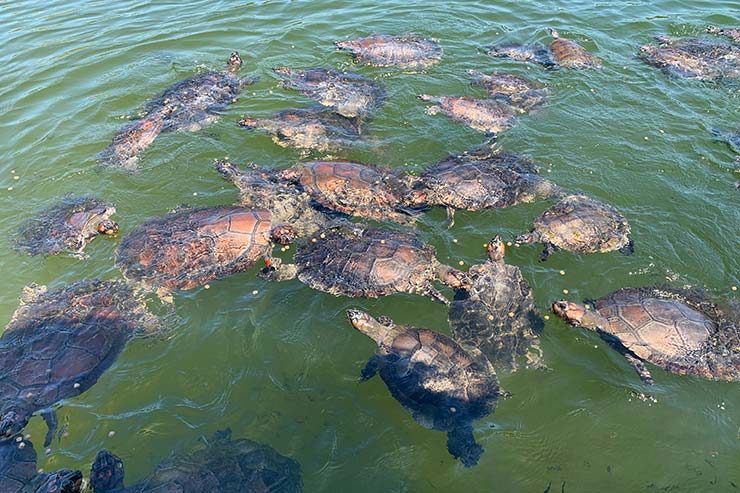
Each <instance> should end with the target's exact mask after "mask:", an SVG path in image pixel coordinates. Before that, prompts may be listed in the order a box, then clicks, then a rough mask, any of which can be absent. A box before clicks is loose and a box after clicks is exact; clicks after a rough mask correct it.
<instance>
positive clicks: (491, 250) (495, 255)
mask: <svg viewBox="0 0 740 493" xmlns="http://www.w3.org/2000/svg"><path fill="white" fill-rule="evenodd" d="M486 252H487V253H488V258H489V259H490V260H491V261H492V262H501V261H503V259H504V254H505V253H506V244H505V243H504V240H502V239H501V237H500V236H498V235H496V236H495V237H494V238H493V239H491V241H489V242H488V244H486Z"/></svg>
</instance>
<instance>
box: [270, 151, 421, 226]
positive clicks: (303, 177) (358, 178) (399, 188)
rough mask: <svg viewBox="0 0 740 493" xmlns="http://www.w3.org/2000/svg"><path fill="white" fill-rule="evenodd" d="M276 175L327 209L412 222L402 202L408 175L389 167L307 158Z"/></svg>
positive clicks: (378, 218)
mask: <svg viewBox="0 0 740 493" xmlns="http://www.w3.org/2000/svg"><path fill="white" fill-rule="evenodd" d="M279 175H280V177H281V178H283V179H286V180H290V181H291V182H293V183H295V184H296V186H298V187H300V189H301V190H303V191H305V192H306V193H308V194H309V195H310V196H311V198H312V199H313V200H315V201H316V202H318V203H319V205H321V206H322V207H324V208H326V209H329V210H332V211H337V212H341V213H344V214H348V215H351V216H358V217H365V218H368V219H375V220H376V221H384V220H391V221H395V222H397V223H401V224H407V223H411V222H413V219H414V218H413V214H414V211H412V210H410V209H409V208H407V207H405V206H404V205H403V200H404V197H405V196H406V195H407V193H408V186H407V179H406V177H405V176H403V175H402V174H401V173H397V172H394V171H393V170H391V169H389V168H383V167H381V166H373V165H367V164H360V163H354V162H351V161H310V162H307V163H301V164H299V165H297V166H294V167H292V168H289V169H287V170H284V171H282V172H280V173H279Z"/></svg>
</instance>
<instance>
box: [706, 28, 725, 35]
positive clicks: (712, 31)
mask: <svg viewBox="0 0 740 493" xmlns="http://www.w3.org/2000/svg"><path fill="white" fill-rule="evenodd" d="M706 31H707V32H708V33H709V34H722V32H723V31H724V30H723V29H722V28H721V27H717V26H709V27H708V28H707V29H706Z"/></svg>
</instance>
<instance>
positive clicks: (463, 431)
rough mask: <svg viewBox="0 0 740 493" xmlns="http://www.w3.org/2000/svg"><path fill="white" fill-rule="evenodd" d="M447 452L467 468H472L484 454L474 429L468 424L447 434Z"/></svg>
mask: <svg viewBox="0 0 740 493" xmlns="http://www.w3.org/2000/svg"><path fill="white" fill-rule="evenodd" d="M447 451H448V452H449V453H450V454H451V455H452V456H453V457H454V458H456V459H460V462H462V463H463V465H464V466H465V467H472V466H474V465H476V464H477V463H478V460H479V459H480V456H481V455H482V454H483V447H481V446H480V445H479V444H478V443H476V441H475V437H474V436H473V427H472V426H471V425H469V424H468V425H465V426H460V427H457V428H455V429H453V430H452V431H450V432H448V433H447Z"/></svg>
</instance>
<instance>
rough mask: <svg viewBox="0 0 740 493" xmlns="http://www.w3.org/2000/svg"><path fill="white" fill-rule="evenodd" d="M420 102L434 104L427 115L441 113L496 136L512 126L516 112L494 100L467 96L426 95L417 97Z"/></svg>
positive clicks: (509, 106)
mask: <svg viewBox="0 0 740 493" xmlns="http://www.w3.org/2000/svg"><path fill="white" fill-rule="evenodd" d="M418 97H419V99H421V100H422V101H428V102H432V103H435V105H434V106H430V107H428V108H427V109H426V113H427V115H436V114H437V113H443V114H445V115H447V116H449V117H450V118H452V119H453V120H456V121H458V122H460V123H463V124H465V125H467V126H468V127H470V128H472V129H474V130H479V131H481V132H486V133H488V134H494V135H495V134H498V133H501V132H503V131H504V130H506V129H507V128H509V127H511V126H512V125H514V122H515V118H514V116H515V115H516V112H517V110H519V111H521V109H517V108H514V107H513V106H511V105H510V104H508V103H507V102H504V101H499V100H495V99H473V98H470V97H467V96H443V97H435V96H430V95H428V94H421V95H419V96H418Z"/></svg>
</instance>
